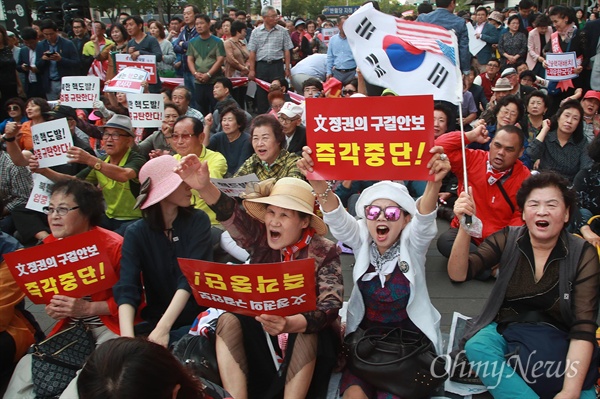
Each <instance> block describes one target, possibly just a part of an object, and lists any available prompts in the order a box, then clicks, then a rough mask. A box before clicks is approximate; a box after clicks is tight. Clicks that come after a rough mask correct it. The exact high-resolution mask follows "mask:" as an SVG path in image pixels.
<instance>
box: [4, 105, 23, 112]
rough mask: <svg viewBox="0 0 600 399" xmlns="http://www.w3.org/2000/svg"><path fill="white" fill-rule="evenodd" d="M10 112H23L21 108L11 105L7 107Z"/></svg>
mask: <svg viewBox="0 0 600 399" xmlns="http://www.w3.org/2000/svg"><path fill="white" fill-rule="evenodd" d="M6 108H7V109H8V110H9V111H19V110H21V107H19V106H18V105H9V106H7V107H6Z"/></svg>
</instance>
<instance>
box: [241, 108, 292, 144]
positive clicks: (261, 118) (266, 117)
mask: <svg viewBox="0 0 600 399" xmlns="http://www.w3.org/2000/svg"><path fill="white" fill-rule="evenodd" d="M261 126H269V127H270V128H271V131H272V132H273V136H275V141H277V142H278V143H279V147H280V148H282V149H283V148H285V134H284V133H283V128H282V127H281V123H279V121H278V120H277V118H275V117H274V116H273V115H271V114H262V115H258V116H257V117H256V118H254V120H253V121H252V125H251V126H250V132H251V133H250V137H252V135H254V129H256V128H257V127H261Z"/></svg>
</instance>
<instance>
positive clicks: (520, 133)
mask: <svg viewBox="0 0 600 399" xmlns="http://www.w3.org/2000/svg"><path fill="white" fill-rule="evenodd" d="M502 131H504V132H506V133H510V134H516V135H517V136H519V146H520V147H519V148H523V146H524V144H525V133H523V130H521V128H520V127H517V126H515V125H505V126H502V127H501V128H500V129H498V130H496V136H498V133H499V132H502ZM494 137H495V136H494Z"/></svg>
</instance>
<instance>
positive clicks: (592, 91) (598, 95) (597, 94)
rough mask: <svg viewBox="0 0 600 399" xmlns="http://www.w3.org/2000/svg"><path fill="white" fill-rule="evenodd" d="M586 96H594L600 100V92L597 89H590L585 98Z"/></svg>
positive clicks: (584, 97)
mask: <svg viewBox="0 0 600 399" xmlns="http://www.w3.org/2000/svg"><path fill="white" fill-rule="evenodd" d="M586 98H594V99H596V100H598V101H600V92H597V91H595V90H588V92H587V93H585V96H583V99H584V100H585V99H586Z"/></svg>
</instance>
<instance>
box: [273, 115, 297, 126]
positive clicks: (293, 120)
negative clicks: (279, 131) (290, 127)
mask: <svg viewBox="0 0 600 399" xmlns="http://www.w3.org/2000/svg"><path fill="white" fill-rule="evenodd" d="M277 119H279V122H281V124H282V125H287V124H288V123H292V122H296V121H297V120H298V119H300V118H292V119H288V118H283V117H281V116H280V117H279V118H277Z"/></svg>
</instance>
